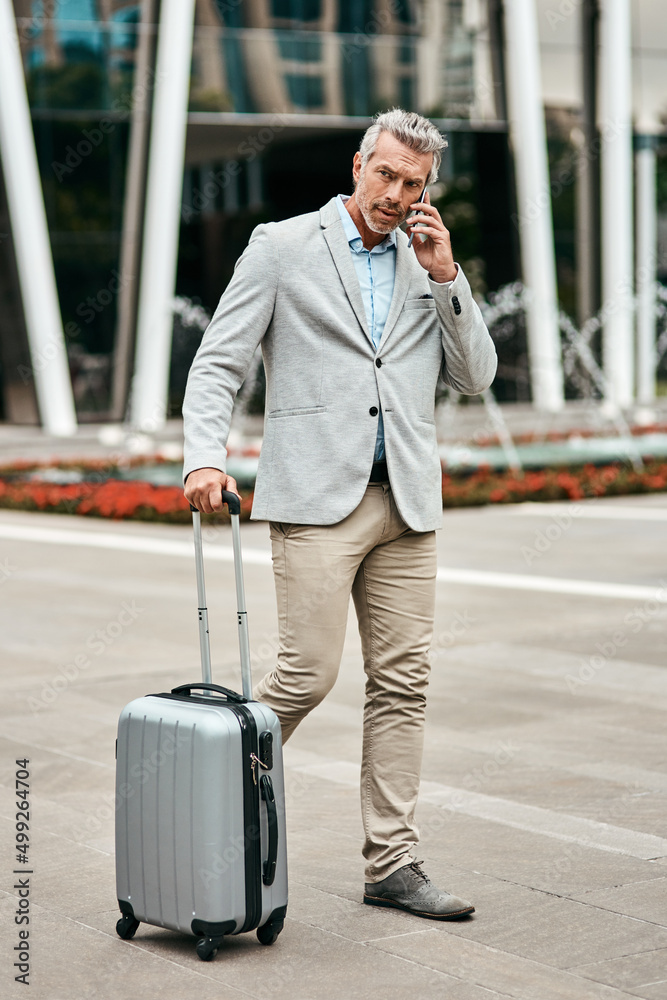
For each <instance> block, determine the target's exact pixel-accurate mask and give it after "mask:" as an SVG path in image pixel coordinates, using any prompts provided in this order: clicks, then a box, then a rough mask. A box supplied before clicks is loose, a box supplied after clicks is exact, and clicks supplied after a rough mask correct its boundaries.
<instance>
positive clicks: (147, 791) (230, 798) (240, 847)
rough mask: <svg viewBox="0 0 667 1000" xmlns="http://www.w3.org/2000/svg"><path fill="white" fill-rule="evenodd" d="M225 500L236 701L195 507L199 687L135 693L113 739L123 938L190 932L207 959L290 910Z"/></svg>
mask: <svg viewBox="0 0 667 1000" xmlns="http://www.w3.org/2000/svg"><path fill="white" fill-rule="evenodd" d="M223 499H224V500H225V502H226V503H227V504H228V505H229V510H230V513H231V515H232V516H231V520H232V536H233V544H234V565H235V572H236V594H237V600H238V608H239V610H238V626H239V645H240V651H241V675H242V680H243V696H241V695H239V694H236V693H235V692H233V691H229V690H228V689H227V688H223V687H219V686H218V685H216V684H212V683H211V663H210V649H209V636H208V612H207V609H206V597H205V587H204V567H203V556H202V542H201V524H200V517H199V512H198V511H197V510H196V509H195V508H192V511H193V514H192V518H193V524H194V535H195V560H196V569H197V593H198V598H199V636H200V647H201V657H202V673H203V678H204V680H203V682H200V683H196V684H184V685H181V686H180V687H177V688H174V689H173V690H172V691H171V692H169V693H162V694H151V695H146V696H145V697H143V698H137V699H136V700H135V701H132V702H130V704H129V705H126V706H125V708H124V709H123V711H122V713H121V716H120V721H119V724H118V740H117V744H116V758H117V763H116V806H117V808H116V888H117V896H118V905H119V907H120V911H121V913H122V917H121V919H120V920H119V921H118V923H117V925H116V930H117V932H118V934H119V935H120V937H122V938H131V937H133V936H134V934H135V932H136V930H137V927H138V926H139V924H140V922H142V921H145V922H146V923H149V924H157V925H159V926H161V927H168V928H171V929H173V930H176V931H183V932H186V933H192V934H194V935H196V936H197V937H198V939H199V940H198V942H197V953H198V954H199V957H200V958H202V959H204V960H205V961H206V960H209V959H211V958H213V957H214V956H215V955H216V953H217V951H218V948H219V946H220V944H221V942H222V939H223V937H224V935H226V934H240V933H242V932H243V931H250V930H254V929H255V928H257V937H258V938H259V940H260V941H261V942H262V944H272V943H273V942H274V941H275V939H276V938H277V936H278V934H279V933H280V931H281V930H282V928H283V922H284V919H285V913H286V910H287V851H286V844H285V810H284V801H285V789H284V780H283V762H282V743H281V732H280V723H279V722H278V718H277V716H276V715H275V713H274V712H273V711H272V710H271V709H270V708H269V707H268V706H267V705H262V704H261V703H260V702H255V701H252V700H251V698H252V687H251V677H250V650H249V642H248V626H247V616H246V610H245V597H244V587H243V568H242V562H241V537H240V528H239V513H240V503H239V500H238V497H237V496H236V494H234V493H227V492H225V493H223Z"/></svg>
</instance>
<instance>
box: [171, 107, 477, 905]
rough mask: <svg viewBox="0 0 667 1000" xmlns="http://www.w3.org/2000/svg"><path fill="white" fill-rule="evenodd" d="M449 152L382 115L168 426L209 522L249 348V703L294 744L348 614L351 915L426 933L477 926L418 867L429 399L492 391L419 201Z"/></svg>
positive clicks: (259, 275) (217, 332)
mask: <svg viewBox="0 0 667 1000" xmlns="http://www.w3.org/2000/svg"><path fill="white" fill-rule="evenodd" d="M445 146H446V142H445V140H444V139H443V137H442V135H441V134H440V132H439V131H438V130H437V128H435V126H434V125H433V124H432V123H431V122H429V121H428V120H426V119H424V118H422V117H421V116H419V115H417V114H415V113H412V112H407V111H403V110H401V109H397V108H395V109H393V110H391V111H388V112H385V113H384V114H381V115H379V116H378V117H377V118H376V119H375V121H374V122H373V124H372V125H371V126H370V128H369V129H368V130H367V132H366V133H365V135H364V137H363V140H362V143H361V146H360V149H359V152H358V153H356V154H355V157H354V161H353V178H354V183H355V187H354V193H353V194H352V195H351V197H349V198H346V197H344V196H342V195H339V196H338V197H336V198H332V199H331V201H329V202H328V203H327V204H326V205H325V206H324V207H323V208H322V209H321V210H320V211H319V212H313V213H310V214H307V215H303V216H299V217H296V218H293V219H288V220H286V221H284V222H280V223H270V224H268V225H262V226H258V227H257V229H256V230H255V231H254V233H253V234H252V237H251V239H250V242H249V244H248V247H247V248H246V250H245V252H244V253H243V255H242V256H241V258H240V259H239V261H238V263H237V266H236V270H235V273H234V277H233V278H232V281H231V282H230V284H229V286H228V287H227V289H226V290H225V292H224V294H223V296H222V298H221V300H220V303H219V305H218V308H217V310H216V313H215V315H214V317H213V319H212V320H211V324H210V326H209V328H208V330H207V331H206V334H205V336H204V339H203V341H202V344H201V347H200V349H199V351H198V353H197V356H196V358H195V360H194V363H193V365H192V369H191V372H190V377H189V380H188V387H187V393H186V398H185V403H184V409H183V412H184V418H185V463H184V465H185V467H184V473H185V476H186V485H185V495H186V497H187V499H188V500H189V501H190V502H191V503H192V504H194V505H195V506H196V507H198V508H199V510H201V511H204V512H209V513H210V512H211V511H215V510H220V509H221V507H222V502H221V490H222V489H227V490H234V491H235V490H236V483H235V481H234V480H233V479H232V478H231V477H230V476H227V475H226V473H225V464H226V448H225V445H226V442H227V436H228V433H229V425H230V420H231V413H232V406H233V402H234V398H235V396H236V393H237V391H238V389H239V387H240V386H241V384H242V382H243V380H244V378H245V376H246V374H247V371H248V368H249V366H250V363H251V360H252V357H253V355H254V352H255V350H256V348H257V346H258V344H260V343H261V347H262V354H263V358H264V366H265V370H266V378H267V393H266V418H265V432H264V441H263V446H262V453H261V458H260V464H259V470H258V474H257V483H256V489H255V497H254V502H253V511H252V516H253V518H257V519H262V520H267V521H269V522H270V532H271V543H272V552H273V568H274V578H275V586H276V596H277V602H278V620H279V630H280V649H279V652H278V657H277V663H276V665H275V667H274V668H273V669H272V670H270V671H269V672H268V674H266V676H265V677H264V678H263V679H262V680H261V681H260V682H259V683H258V685H257V687H256V689H255V692H254V696H255V697H256V698H257V699H258V700H260V701H263V702H266V703H267V704H268V705H270V706H271V708H273V710H274V711H275V712H276V714H277V715H278V718H279V719H280V722H281V726H282V731H283V739H284V740H287V739H289V737H290V736H291V734H292V733H293V732H294V730H295V729H296V727H297V725H298V724H299V722H300V721H301V720H302V719H303V718H304V717H305V716H306V715H307V714H308V713H309V712H310V711H311V710H312V709H313V708H315V707H316V706H317V705H318V704H319V703H320V702H321V701H322V699H323V698H324V697H325V696H326V694H327V693H328V692H329V691H330V690H331V688H332V687H333V684H334V682H335V680H336V677H337V674H338V670H339V666H340V660H341V656H342V650H343V641H344V637H345V629H346V625H347V617H348V605H349V599H350V596H352V598H353V601H354V605H355V609H356V613H357V618H358V622H359V631H360V635H361V644H362V651H363V660H364V670H365V672H366V690H365V706H364V722H363V749H362V768H361V804H362V818H363V824H364V835H365V836H364V844H363V855H364V858H365V861H366V884H365V889H364V897H363V898H364V902H365V903H367V904H369V905H373V906H387V907H395V908H398V909H403V910H407V911H409V912H410V913H413V914H417V915H419V916H423V917H429V918H432V919H437V920H452V919H458V918H461V917H465V916H468V915H469V914H471V913H472V912H473V911H474V907H473V906H472V904H471V903H468V902H466V901H465V900H463V899H459V898H458V897H456V896H453V895H451V894H450V893H448V892H445V891H444V890H441V889H438V888H437V887H436V886H435V885H433V883H432V882H431V881H430V879H429V878H428V876H427V875H426V873H425V872H424V871H423V869H422V868H421V863H420V862H418V861H417V860H416V857H415V852H416V847H417V844H418V841H419V833H418V830H417V827H416V825H415V821H414V812H415V807H416V804H417V797H418V792H419V776H420V770H421V760H422V749H423V738H424V711H425V705H426V688H427V684H428V675H429V657H428V653H429V645H430V642H431V637H432V632H433V619H434V610H435V580H436V569H437V567H436V542H435V530H436V529H437V528H439V527H440V526H441V524H442V496H441V470H440V463H439V458H438V448H437V441H436V430H435V419H434V411H435V390H436V383H437V380H438V378H439V377H440V378H442V379H443V380H444V381H445V383H447V384H448V385H450V386H452V387H453V388H454V389H456V390H457V391H458V392H462V393H467V394H475V393H479V392H481V391H482V390H483V389H485V388H487V387H488V386H489V385H490V383H491V381H492V380H493V377H494V375H495V371H496V354H495V350H494V346H493V342H492V341H491V338H490V336H489V333H488V330H487V329H486V326H485V325H484V321H483V319H482V316H481V313H480V311H479V308H478V306H477V304H476V303H475V301H474V299H473V297H472V295H471V292H470V286H469V284H468V282H467V280H466V277H465V275H464V274H463V271H462V270H461V268H460V267H459V265H458V264H456V263H455V261H454V259H453V256H452V249H451V242H450V236H449V232H448V230H447V229H446V227H445V225H444V223H443V221H442V219H441V217H440V214H439V212H438V211H437V209H436V208H435V207H434V206H433V205H431V204H430V199H429V196H428V194H425V195H424V196H423V198H421V200H420V195H421V193H422V192H423V191H424V190H425V188H426V186H427V184H428V183H433V181H434V180H435V179H436V177H437V175H438V168H439V165H440V159H441V155H442V149H443V148H444V147H445ZM410 213H415V214H414V215H410ZM408 216H409V218H408ZM406 219H407V228H408V231H409V233H410V234H411V235H413V241H412V245H411V246H410V245H409V243H408V237H407V236H406V235H405V234H404V233H403V232H402V231H401V230H399V228H398V227H399V226H400V225H401V223H403V222H404V221H405V220H406ZM313 595H320V596H321V597H322V598H323V599H322V600H317V601H314V600H313Z"/></svg>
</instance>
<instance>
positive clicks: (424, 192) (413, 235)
mask: <svg viewBox="0 0 667 1000" xmlns="http://www.w3.org/2000/svg"><path fill="white" fill-rule="evenodd" d="M427 187H428V185H427V184H424V190H423V191H422V193H421V194H420V195H419V197H418V198H417V201H423V200H424V195H425V194H426V188H427ZM415 215H419V209H415V211H414V212H413V213H412V218H414V217H415ZM414 238H415V231H414V229H413V230H412V232H411V233H410V239H409V240H408V246H409V247H411V246H412V241H413V240H414Z"/></svg>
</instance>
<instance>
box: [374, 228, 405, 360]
mask: <svg viewBox="0 0 667 1000" xmlns="http://www.w3.org/2000/svg"><path fill="white" fill-rule="evenodd" d="M411 253H412V251H411V249H410V248H409V247H408V241H407V237H406V236H405V234H404V233H402V232H400V231H399V232H397V233H396V276H395V278H394V293H393V295H392V297H391V305H390V306H389V315H388V316H387V322H386V323H385V325H384V330H383V331H382V339H381V340H380V347H384V345H385V344H386V342H387V340H388V338H389V336H390V335H391V331H392V330H393V329H394V327H395V326H396V320H397V319H398V317H399V316H400V315H401V311H402V309H403V306H404V304H405V300H406V298H407V295H408V289H409V287H410V273H411V271H412V261H411V260H410V254H411Z"/></svg>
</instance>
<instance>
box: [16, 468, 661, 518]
mask: <svg viewBox="0 0 667 1000" xmlns="http://www.w3.org/2000/svg"><path fill="white" fill-rule="evenodd" d="M55 467H58V468H61V469H73V468H76V469H77V470H79V471H80V472H81V473H82V474H83V475H84V476H85V477H86V478H84V479H83V480H82V481H81V482H74V483H72V482H68V483H54V482H48V481H44V480H40V479H39V478H35V477H36V476H37V475H39V471H38V470H36V468H35V466H34V465H28V464H27V463H26V464H22V465H20V466H19V465H13V466H11V467H5V468H3V469H0V508H3V507H4V508H6V509H10V510H35V511H48V512H52V513H57V514H80V515H83V516H86V517H108V518H113V519H115V520H124V519H125V520H134V521H160V522H163V523H168V524H186V523H188V522H189V521H190V509H189V505H188V502H187V500H186V499H185V497H184V496H183V491H182V489H181V488H180V486H153V485H151V484H150V483H146V482H142V481H140V480H119V479H109V478H107V476H108V475H109V472H110V470H109V467H108V466H105V465H104V463H90V464H88V463H83V462H77V463H68V464H66V463H62V464H60V465H57V464H56V463H51V465H50V466H49V468H51V469H53V468H55ZM28 474H29V475H30V476H31V478H26V476H27V475H28ZM45 475H46V473H45ZM665 491H667V462H664V461H655V460H648V461H647V462H646V463H645V465H644V468H643V469H641V470H638V471H637V470H634V469H633V468H632V467H630V466H628V465H627V464H622V463H609V464H607V465H604V466H595V465H583V466H571V467H560V468H553V469H541V470H527V471H525V472H511V471H494V470H492V469H490V468H488V467H485V468H481V469H478V470H477V471H475V472H473V473H456V474H454V475H450V474H449V473H443V476H442V500H443V506H444V507H446V508H447V507H472V506H481V505H483V504H489V503H521V501H523V500H532V501H549V500H582V499H584V498H586V497H589V498H590V497H600V496H622V495H625V494H630V493H661V492H665ZM241 496H242V502H241V518H242V519H243V520H248V519H249V517H250V510H251V507H252V497H253V494H252V492H250V491H244V490H241ZM206 517H207V519H208V520H209V521H211V522H216V523H218V522H219V523H224V522H227V521H228V520H229V514H228V511H227V508H226V507H225V509H224V511H222V512H221V513H220V514H210V515H206Z"/></svg>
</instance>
